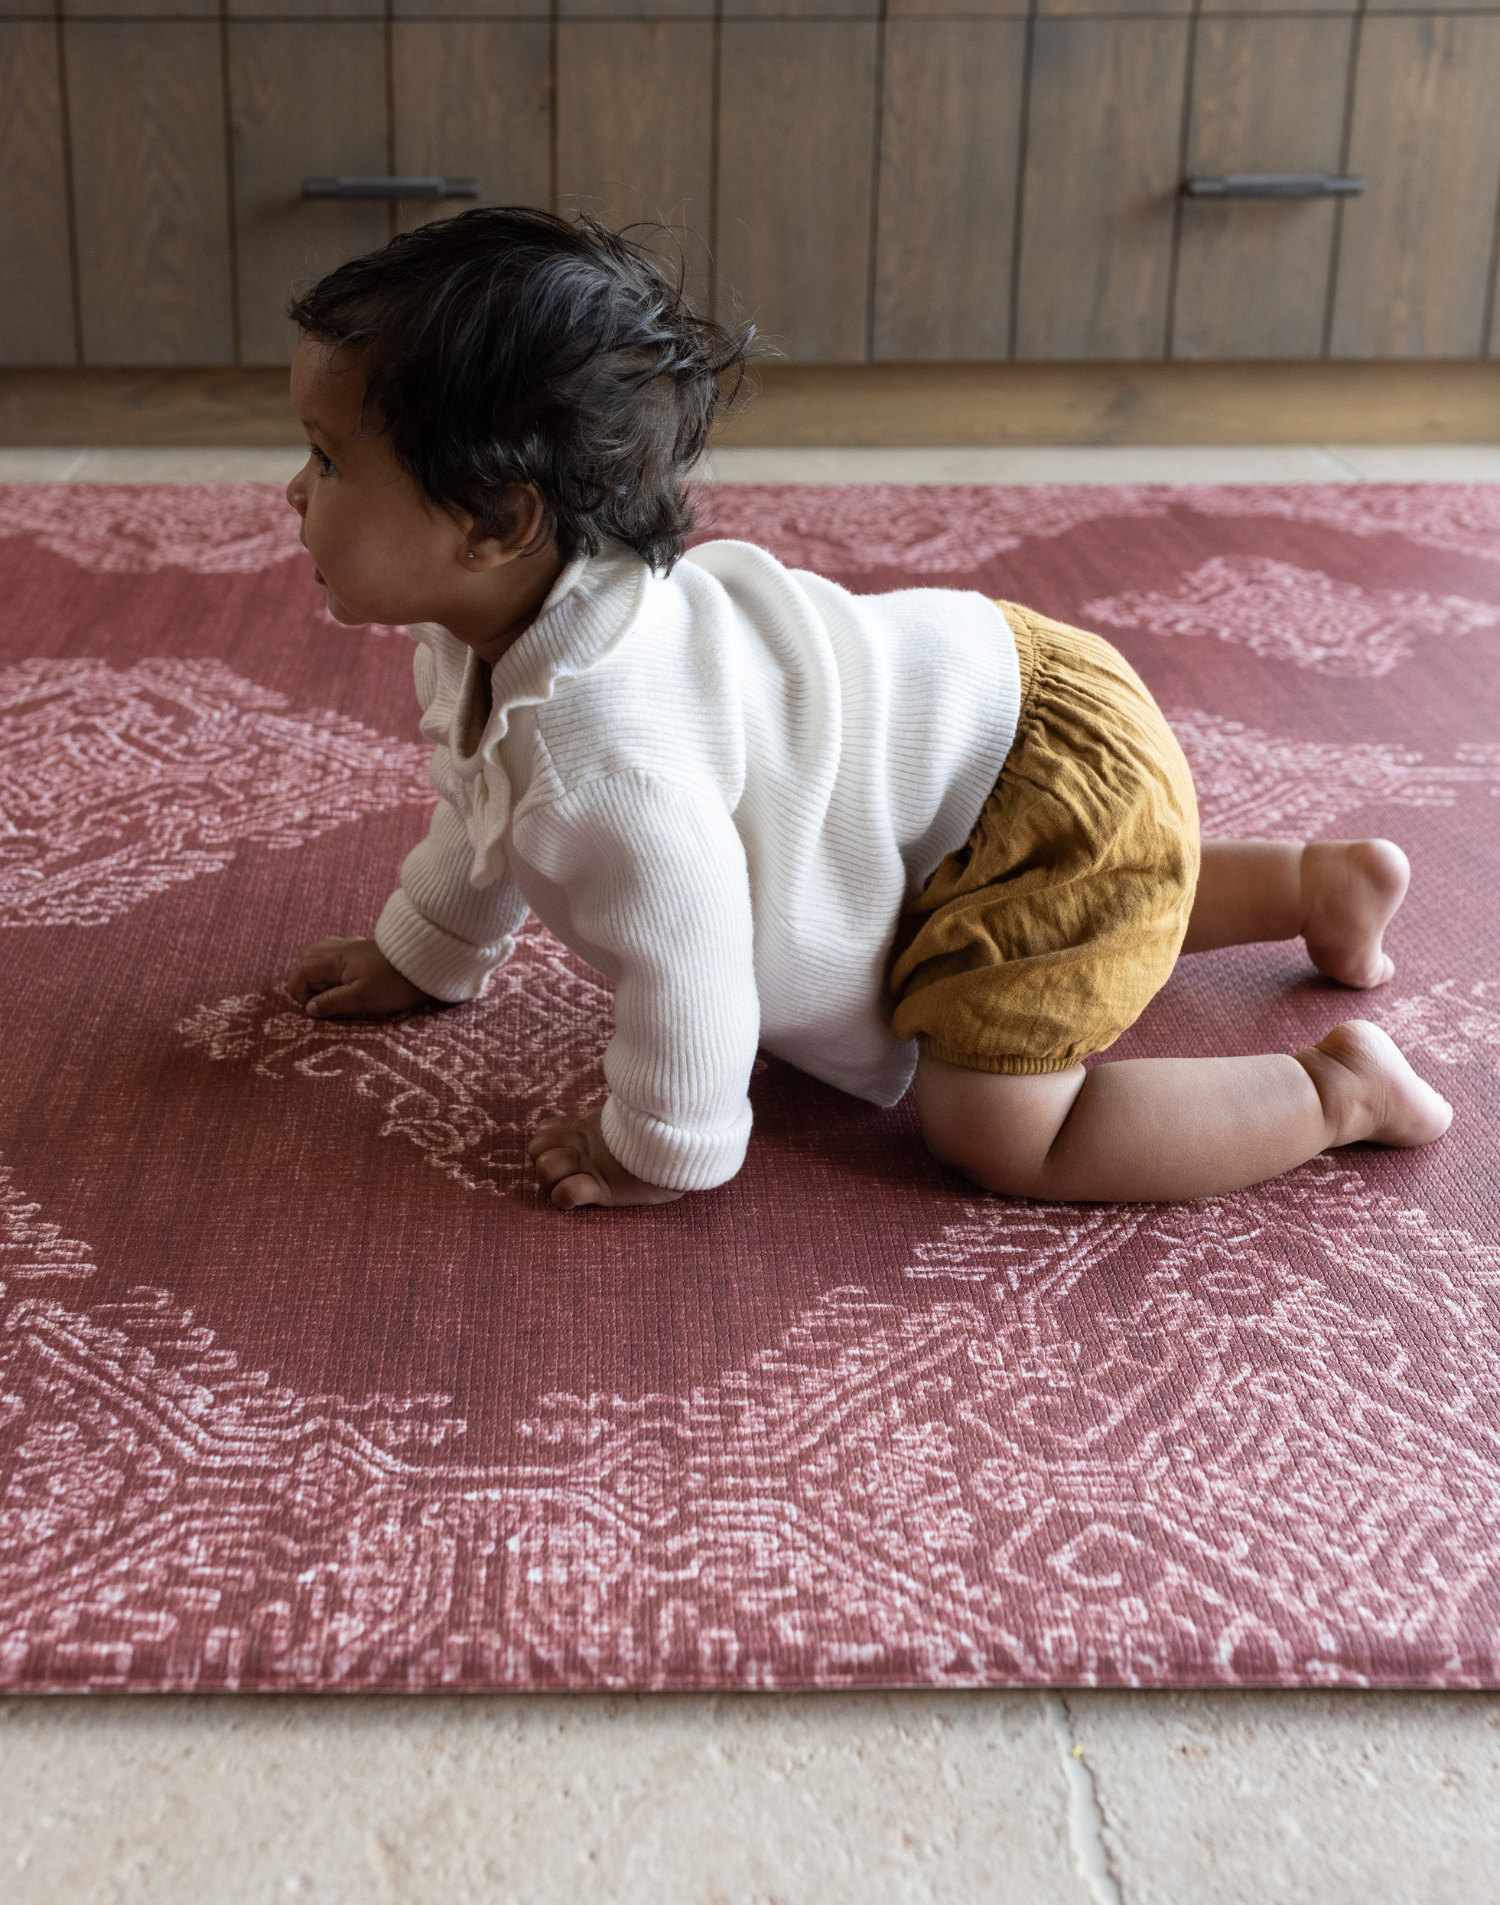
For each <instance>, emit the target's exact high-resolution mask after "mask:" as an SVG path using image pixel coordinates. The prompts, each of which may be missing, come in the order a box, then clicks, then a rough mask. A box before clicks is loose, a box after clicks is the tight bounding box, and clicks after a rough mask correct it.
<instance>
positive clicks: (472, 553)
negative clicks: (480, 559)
mask: <svg viewBox="0 0 1500 1905" xmlns="http://www.w3.org/2000/svg"><path fill="white" fill-rule="evenodd" d="M469 560H470V562H472V561H473V560H474V551H473V550H472V549H471V550H470V551H469Z"/></svg>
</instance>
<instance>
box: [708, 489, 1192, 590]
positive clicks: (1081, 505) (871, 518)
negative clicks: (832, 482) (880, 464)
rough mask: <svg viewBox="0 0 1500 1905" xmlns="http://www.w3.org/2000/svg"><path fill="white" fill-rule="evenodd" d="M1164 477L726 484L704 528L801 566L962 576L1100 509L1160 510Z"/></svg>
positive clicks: (1167, 497)
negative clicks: (1155, 481)
mask: <svg viewBox="0 0 1500 1905" xmlns="http://www.w3.org/2000/svg"><path fill="white" fill-rule="evenodd" d="M1175 495H1176V492H1174V491H1171V490H1168V489H1166V488H1163V487H1161V486H1159V485H1158V486H1155V487H1150V488H1148V487H1145V486H1142V485H1137V486H1135V487H1127V486H1124V485H1121V486H1119V487H1117V488H1108V489H1105V488H1091V487H1088V486H1086V485H1082V484H1071V483H1051V484H1047V483H1038V484H1034V485H1031V486H1029V487H1019V486H1017V487H1007V486H1001V485H998V484H997V485H993V486H988V487H987V486H983V485H975V484H968V485H964V484H951V485H948V484H920V485H917V486H915V487H913V486H911V485H908V484H901V483H871V484H868V485H866V484H860V485H850V486H842V485H841V486H838V487H831V488H826V489H824V488H818V489H798V488H783V487H780V486H777V485H764V486H762V485H759V484H750V483H743V484H741V483H732V484H724V485H722V486H721V487H719V488H717V489H715V490H714V492H713V495H712V498H711V499H710V500H709V502H708V505H707V507H706V508H705V509H704V511H703V516H702V522H701V526H700V535H699V538H698V539H699V540H700V541H701V540H702V539H703V536H705V535H707V536H716V537H732V538H734V539H736V540H738V541H741V542H754V543H759V544H760V546H761V547H762V548H764V549H769V550H770V551H771V553H772V554H773V555H775V556H778V557H780V559H781V560H782V561H783V562H787V563H790V564H792V565H793V566H794V567H796V568H799V569H819V570H821V569H827V570H832V571H834V572H835V573H838V572H840V571H846V570H849V569H879V568H896V569H905V570H907V571H909V572H911V573H914V574H917V575H932V576H940V575H961V574H963V573H964V572H965V571H966V570H970V569H974V568H976V567H978V565H979V564H980V563H983V562H987V561H988V560H989V559H990V557H991V556H995V555H1001V554H1003V553H1004V552H1005V551H1006V550H1007V549H1018V548H1019V547H1020V546H1021V544H1022V543H1023V542H1024V541H1025V540H1026V538H1027V537H1028V536H1061V535H1065V534H1066V533H1067V531H1068V530H1070V529H1076V528H1077V527H1078V526H1079V524H1080V523H1088V522H1094V521H1095V520H1096V519H1097V518H1099V517H1101V516H1164V515H1165V514H1166V512H1167V509H1168V507H1169V506H1170V505H1171V503H1172V501H1173V500H1174V497H1175Z"/></svg>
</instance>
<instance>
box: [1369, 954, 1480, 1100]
mask: <svg viewBox="0 0 1500 1905" xmlns="http://www.w3.org/2000/svg"><path fill="white" fill-rule="evenodd" d="M1378 1016H1379V1019H1380V1023H1381V1024H1382V1025H1383V1026H1384V1027H1385V1029H1386V1030H1387V1031H1388V1032H1389V1033H1390V1035H1391V1037H1392V1038H1393V1039H1395V1040H1396V1042H1397V1044H1398V1045H1400V1046H1402V1047H1403V1049H1404V1050H1405V1051H1406V1052H1407V1053H1408V1054H1409V1053H1410V1052H1412V1051H1414V1050H1418V1049H1419V1050H1421V1051H1424V1052H1426V1053H1427V1055H1428V1057H1429V1058H1435V1059H1436V1060H1437V1061H1438V1063H1439V1064H1440V1065H1472V1064H1473V1063H1474V1062H1475V1061H1476V1060H1478V1061H1479V1062H1481V1063H1485V1062H1487V1063H1488V1065H1489V1067H1490V1069H1491V1071H1493V1072H1494V1073H1495V1075H1496V1077H1497V1078H1500V984H1497V983H1496V981H1495V980H1493V979H1476V980H1475V981H1474V982H1473V984H1472V985H1468V986H1465V985H1463V984H1461V982H1460V981H1459V980H1457V979H1440V980H1439V981H1438V982H1437V984H1436V985H1434V986H1431V987H1429V989H1428V990H1427V992H1425V993H1422V994H1418V995H1417V996H1416V997H1414V998H1410V999H1396V1000H1393V1001H1392V1002H1391V1003H1390V1004H1389V1005H1385V1006H1383V1009H1382V1010H1380V1012H1379V1014H1378Z"/></svg>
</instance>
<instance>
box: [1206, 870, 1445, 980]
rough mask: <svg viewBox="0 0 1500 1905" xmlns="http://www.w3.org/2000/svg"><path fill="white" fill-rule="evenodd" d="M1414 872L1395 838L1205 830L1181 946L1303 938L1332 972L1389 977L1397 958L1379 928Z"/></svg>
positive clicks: (1209, 947)
mask: <svg viewBox="0 0 1500 1905" xmlns="http://www.w3.org/2000/svg"><path fill="white" fill-rule="evenodd" d="M1410 878H1411V868H1410V866H1409V865H1408V864H1407V859H1406V855H1405V854H1404V853H1403V852H1402V851H1401V849H1400V848H1399V847H1398V846H1396V845H1395V844H1394V843H1393V842H1392V841H1390V840H1317V841H1311V842H1308V843H1306V844H1304V843H1303V842H1302V841H1300V840H1205V841H1204V842H1203V865H1202V870H1201V871H1200V873H1199V875H1198V890H1197V893H1196V895H1195V896H1194V899H1193V913H1192V918H1191V919H1190V920H1189V922H1188V930H1187V938H1186V940H1185V941H1184V943H1183V948H1182V950H1183V951H1184V952H1190V953H1193V952H1210V951H1212V950H1213V948H1214V947H1215V946H1244V945H1248V944H1250V943H1252V942H1253V941H1257V940H1265V939H1305V940H1306V942H1307V951H1308V957H1309V958H1310V959H1311V960H1312V962H1313V964H1314V965H1315V966H1316V967H1317V968H1318V970H1319V972H1326V973H1327V974H1328V976H1329V978H1330V979H1337V980H1338V981H1339V982H1340V984H1342V985H1346V986H1358V987H1360V988H1368V987H1370V986H1379V985H1384V984H1385V982H1386V980H1387V979H1389V978H1390V976H1391V974H1392V973H1393V972H1394V971H1395V965H1394V963H1393V961H1392V960H1391V957H1390V955H1389V954H1388V953H1386V952H1385V951H1383V950H1382V948H1381V943H1380V940H1381V935H1382V933H1383V932H1384V931H1385V928H1386V926H1387V924H1388V923H1389V921H1390V918H1391V915H1392V914H1393V913H1394V912H1395V911H1396V908H1397V907H1398V906H1399V905H1400V904H1401V902H1402V900H1403V899H1404V898H1405V897H1406V885H1407V881H1408V880H1409V879H1410Z"/></svg>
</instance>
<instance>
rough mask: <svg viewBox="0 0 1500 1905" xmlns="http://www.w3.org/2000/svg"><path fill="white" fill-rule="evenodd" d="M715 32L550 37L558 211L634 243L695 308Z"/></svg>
mask: <svg viewBox="0 0 1500 1905" xmlns="http://www.w3.org/2000/svg"><path fill="white" fill-rule="evenodd" d="M713 94H714V29H713V25H712V23H711V22H710V21H708V20H682V19H669V20H564V21H561V22H560V23H559V25H558V29H557V194H558V204H559V207H560V208H561V209H562V210H563V211H565V212H566V211H574V210H576V211H581V212H587V213H589V214H590V215H592V216H593V217H595V218H599V219H602V220H603V221H604V223H605V224H607V225H611V226H613V227H615V228H616V229H618V228H620V227H622V226H630V225H644V226H646V227H648V228H649V227H651V226H653V225H659V224H661V223H665V224H666V225H667V226H669V227H672V228H675V229H674V232H673V234H672V235H669V234H667V233H658V232H652V231H650V230H649V229H648V230H646V231H645V232H643V233H642V234H641V235H642V236H643V237H644V238H645V239H646V242H648V243H650V244H652V245H653V246H654V247H655V248H657V249H659V250H661V251H662V252H663V253H664V255H665V262H666V263H667V266H668V268H669V269H670V270H671V271H672V272H673V273H674V275H675V274H676V272H677V271H678V270H683V271H684V273H685V275H686V279H687V283H688V287H689V290H690V291H691V293H692V294H693V295H694V296H695V297H696V298H699V299H706V298H707V297H708V295H709V291H710V255H709V242H710V233H711V228H712V223H713Z"/></svg>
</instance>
